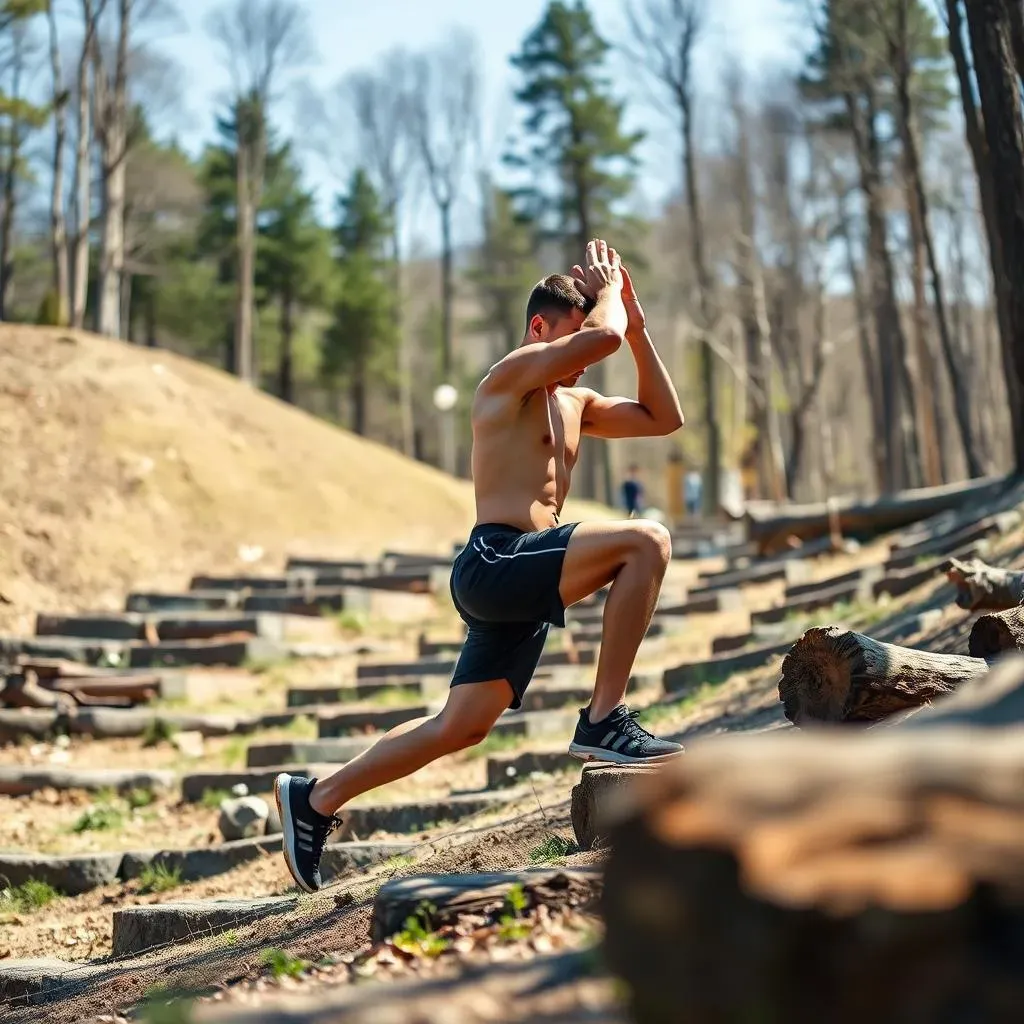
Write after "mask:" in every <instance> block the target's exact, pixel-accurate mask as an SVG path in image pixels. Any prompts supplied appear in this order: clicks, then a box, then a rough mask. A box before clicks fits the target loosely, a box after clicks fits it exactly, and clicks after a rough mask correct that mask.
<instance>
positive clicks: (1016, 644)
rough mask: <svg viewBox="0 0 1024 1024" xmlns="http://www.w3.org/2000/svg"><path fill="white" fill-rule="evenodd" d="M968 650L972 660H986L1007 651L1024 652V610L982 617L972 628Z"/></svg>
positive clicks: (1019, 609) (1011, 610)
mask: <svg viewBox="0 0 1024 1024" xmlns="http://www.w3.org/2000/svg"><path fill="white" fill-rule="evenodd" d="M967 649H968V651H969V652H970V655H971V657H972V658H985V659H986V660H991V659H993V658H998V657H999V655H1000V654H1004V653H1005V652H1006V651H1024V608H1021V607H1019V606H1018V607H1016V608H1008V609H1007V610H1006V611H1004V612H995V613H993V614H990V615H980V616H979V617H978V619H977V621H976V622H975V623H974V625H973V626H972V627H971V636H970V640H969V641H968V647H967Z"/></svg>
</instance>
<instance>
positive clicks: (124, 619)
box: [36, 612, 284, 641]
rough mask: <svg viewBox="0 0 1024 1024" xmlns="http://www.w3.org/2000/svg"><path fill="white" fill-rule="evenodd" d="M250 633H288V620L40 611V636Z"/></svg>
mask: <svg viewBox="0 0 1024 1024" xmlns="http://www.w3.org/2000/svg"><path fill="white" fill-rule="evenodd" d="M238 633H246V634H248V635H250V636H259V637H264V638H266V639H268V640H281V639H283V637H284V620H283V619H282V618H281V617H280V616H275V615H239V614H237V613H233V612H229V613H224V612H207V613H205V614H193V615H181V614H180V613H158V614H149V615H145V614H142V613H140V612H121V613H119V614H117V613H114V614H104V615H42V614H40V615H37V616H36V635H37V636H72V637H80V638H82V639H91V640H147V641H148V640H150V639H152V638H158V639H159V640H160V641H167V640H210V639H213V638H214V637H221V636H227V635H229V634H238Z"/></svg>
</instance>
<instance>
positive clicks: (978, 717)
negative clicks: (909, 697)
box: [887, 653, 1024, 729]
mask: <svg viewBox="0 0 1024 1024" xmlns="http://www.w3.org/2000/svg"><path fill="white" fill-rule="evenodd" d="M887 724H888V723H887ZM1020 725H1024V655H1021V654H1016V653H1014V654H1008V655H1004V656H1003V657H1002V658H1000V659H999V662H998V663H997V664H996V665H995V666H994V667H993V669H992V671H991V672H989V673H987V674H986V675H983V676H980V677H979V678H977V679H972V680H970V681H969V682H966V683H964V685H963V686H961V687H960V689H959V690H957V691H956V693H955V694H953V696H952V697H943V698H942V700H938V701H936V702H935V703H934V704H932V705H931V706H930V707H925V708H921V709H919V710H917V711H915V712H912V713H911V714H910V715H908V716H906V717H905V718H904V719H903V720H902V721H899V722H897V723H895V728H899V729H935V728H948V727H950V726H968V727H970V728H973V729H1005V728H1013V727H1016V726H1020Z"/></svg>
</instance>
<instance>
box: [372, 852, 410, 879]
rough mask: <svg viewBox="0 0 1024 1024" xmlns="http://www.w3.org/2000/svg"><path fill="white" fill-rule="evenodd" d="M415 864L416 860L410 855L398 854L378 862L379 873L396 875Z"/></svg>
mask: <svg viewBox="0 0 1024 1024" xmlns="http://www.w3.org/2000/svg"><path fill="white" fill-rule="evenodd" d="M415 863H416V858H415V857H414V856H413V855H412V854H411V853H400V854H398V855H397V856H395V857H388V859H387V860H383V861H381V862H380V871H382V872H391V873H392V874H398V872H399V871H404V870H405V869H406V868H411V867H412V866H413V864H415Z"/></svg>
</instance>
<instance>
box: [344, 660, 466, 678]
mask: <svg viewBox="0 0 1024 1024" xmlns="http://www.w3.org/2000/svg"><path fill="white" fill-rule="evenodd" d="M454 671H455V660H454V659H453V658H420V659H419V660H418V661H382V662H370V663H369V664H363V665H357V666H356V679H357V680H362V679H401V678H403V677H406V676H448V677H449V678H451V675H452V673H453V672H454Z"/></svg>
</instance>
